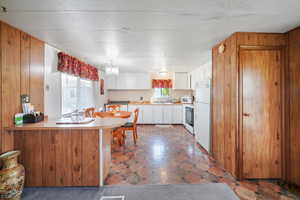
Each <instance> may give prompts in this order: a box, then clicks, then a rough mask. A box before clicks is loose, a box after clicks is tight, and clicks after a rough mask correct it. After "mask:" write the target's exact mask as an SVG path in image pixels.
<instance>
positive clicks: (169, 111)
mask: <svg viewBox="0 0 300 200" xmlns="http://www.w3.org/2000/svg"><path fill="white" fill-rule="evenodd" d="M162 107H163V108H162V115H163V120H162V123H163V124H172V122H173V120H172V116H173V105H165V106H162Z"/></svg>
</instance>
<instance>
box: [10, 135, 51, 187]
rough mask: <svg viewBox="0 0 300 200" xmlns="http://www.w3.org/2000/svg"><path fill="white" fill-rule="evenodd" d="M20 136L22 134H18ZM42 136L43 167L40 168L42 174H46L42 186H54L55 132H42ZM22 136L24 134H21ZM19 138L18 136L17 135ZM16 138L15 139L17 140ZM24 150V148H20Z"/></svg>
mask: <svg viewBox="0 0 300 200" xmlns="http://www.w3.org/2000/svg"><path fill="white" fill-rule="evenodd" d="M20 134H22V133H20ZM42 134H43V136H42V146H43V148H42V158H47V159H43V163H42V164H43V166H42V170H43V172H42V174H47V176H44V177H43V183H42V185H45V186H54V185H55V184H56V170H55V167H56V166H55V162H54V161H55V160H56V151H55V148H56V146H55V143H56V138H55V136H56V132H55V131H44V132H43V133H42ZM23 135H24V134H23ZM18 137H19V135H18ZM18 137H16V138H18ZM22 148H24V147H22Z"/></svg>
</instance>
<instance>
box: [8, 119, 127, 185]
mask: <svg viewBox="0 0 300 200" xmlns="http://www.w3.org/2000/svg"><path fill="white" fill-rule="evenodd" d="M125 122H126V120H124V119H111V118H97V119H95V121H93V122H90V123H88V124H64V125H63V124H59V125H58V124H56V122H55V121H45V122H40V123H34V124H24V125H21V126H14V127H10V128H6V131H7V132H8V134H11V135H13V138H14V148H15V149H18V150H21V152H22V153H21V156H20V160H19V161H20V163H21V164H22V165H24V167H25V169H26V179H25V180H26V182H25V185H26V186H99V185H100V186H101V185H103V182H104V180H105V177H106V176H107V174H108V172H109V168H110V162H111V130H112V128H115V127H118V126H121V125H123V124H124V123H125Z"/></svg>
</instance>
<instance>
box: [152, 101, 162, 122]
mask: <svg viewBox="0 0 300 200" xmlns="http://www.w3.org/2000/svg"><path fill="white" fill-rule="evenodd" d="M152 112H153V119H152V122H153V124H162V123H163V118H164V116H163V106H161V105H153V106H152Z"/></svg>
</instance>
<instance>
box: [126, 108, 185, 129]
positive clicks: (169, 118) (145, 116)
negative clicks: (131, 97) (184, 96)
mask: <svg viewBox="0 0 300 200" xmlns="http://www.w3.org/2000/svg"><path fill="white" fill-rule="evenodd" d="M136 108H139V119H138V124H182V105H180V104H173V105H151V104H149V105H129V106H128V111H129V112H133V111H134V110H135V109H136ZM133 118H134V116H133V113H132V115H131V118H130V121H133Z"/></svg>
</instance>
